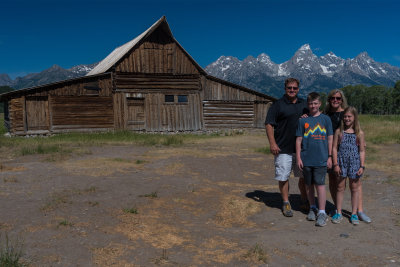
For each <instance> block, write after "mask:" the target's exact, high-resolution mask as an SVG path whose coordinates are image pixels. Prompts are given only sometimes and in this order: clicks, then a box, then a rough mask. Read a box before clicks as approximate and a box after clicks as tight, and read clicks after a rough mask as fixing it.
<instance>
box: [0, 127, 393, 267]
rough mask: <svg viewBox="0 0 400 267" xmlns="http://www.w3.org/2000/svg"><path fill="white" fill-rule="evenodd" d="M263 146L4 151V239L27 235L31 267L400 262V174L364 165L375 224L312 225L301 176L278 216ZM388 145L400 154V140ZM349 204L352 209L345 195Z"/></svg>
mask: <svg viewBox="0 0 400 267" xmlns="http://www.w3.org/2000/svg"><path fill="white" fill-rule="evenodd" d="M266 142H267V140H266V137H265V135H264V134H263V133H262V132H259V133H258V132H257V133H253V134H250V135H243V136H234V137H224V138H216V139H211V140H201V141H198V142H196V143H193V144H186V145H183V146H180V147H162V146H160V147H141V146H102V147H89V148H87V149H85V151H86V153H75V154H72V155H70V156H68V157H61V158H57V159H56V160H55V161H53V160H52V158H51V156H50V158H49V155H43V156H24V157H18V158H7V156H6V155H2V156H1V159H2V160H1V169H0V214H1V216H0V233H1V234H2V236H1V242H2V243H4V237H5V235H6V234H7V235H8V237H9V238H10V240H12V241H13V242H14V243H15V242H16V240H20V242H22V243H23V252H24V255H23V260H24V262H26V263H28V264H29V265H30V266H157V265H160V266H398V265H399V264H400V246H399V243H400V204H399V201H398V200H399V196H400V178H399V175H398V172H395V171H391V170H390V169H389V170H388V171H387V172H382V171H380V170H379V168H378V167H376V169H375V170H374V169H372V168H369V167H368V163H367V169H366V175H365V177H364V180H363V188H364V205H365V209H366V211H367V213H368V214H369V215H370V216H371V217H372V220H373V222H372V223H371V224H366V223H361V224H360V225H359V226H352V225H351V224H350V223H349V221H348V217H347V218H346V219H345V220H343V221H342V223H341V224H339V225H334V224H332V223H330V222H329V223H328V225H327V226H326V227H316V226H314V223H313V222H308V221H307V220H306V219H305V217H306V215H305V214H303V213H302V212H301V211H300V209H299V206H298V201H299V193H298V189H297V186H296V184H297V181H295V179H292V180H291V202H292V206H293V208H294V217H292V218H286V217H283V216H282V214H281V210H280V208H281V199H280V195H279V194H278V188H277V183H276V182H275V181H274V180H273V176H274V170H273V158H272V156H271V155H265V154H262V153H259V152H256V151H255V149H256V148H260V147H263V146H265V144H266ZM384 149H385V151H386V152H385V153H384V154H385V155H388V154H390V153H392V154H393V155H394V158H395V159H397V160H398V159H399V152H398V151H399V147H398V146H387V147H385V148H384ZM367 162H368V155H367ZM396 164H398V163H396ZM370 165H371V166H375V165H372V164H370ZM393 165H395V164H393ZM331 203H332V201H331V198H330V195H329V194H328V206H329V205H331ZM344 204H345V205H344V208H345V209H347V210H350V192H349V191H346V195H345V202H344Z"/></svg>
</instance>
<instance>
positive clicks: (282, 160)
mask: <svg viewBox="0 0 400 267" xmlns="http://www.w3.org/2000/svg"><path fill="white" fill-rule="evenodd" d="M291 170H292V155H289V154H279V155H277V156H275V180H277V181H278V182H279V191H280V193H281V196H282V200H283V205H282V213H283V215H284V216H286V217H292V216H293V212H292V207H291V206H290V203H289V175H290V172H291Z"/></svg>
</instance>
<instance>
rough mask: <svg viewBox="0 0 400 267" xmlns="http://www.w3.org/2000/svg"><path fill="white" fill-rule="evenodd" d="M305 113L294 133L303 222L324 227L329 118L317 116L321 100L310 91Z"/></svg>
mask: <svg viewBox="0 0 400 267" xmlns="http://www.w3.org/2000/svg"><path fill="white" fill-rule="evenodd" d="M307 106H308V109H309V114H308V117H307V118H301V119H300V120H299V124H298V126H297V130H296V136H297V138H296V160H297V164H298V167H299V168H300V170H302V171H303V175H304V181H305V184H306V192H307V197H308V201H309V203H310V212H309V213H308V215H307V220H309V221H315V220H317V221H316V223H315V225H316V226H325V225H326V221H327V220H328V215H327V214H326V213H325V204H326V189H325V175H326V170H327V167H328V168H331V167H332V140H333V130H332V122H331V120H330V118H329V117H328V116H326V115H324V114H321V111H320V110H319V108H320V107H321V98H320V95H319V94H318V93H315V92H312V93H310V94H309V95H308V96H307ZM314 185H315V189H316V190H317V196H318V207H319V211H318V214H317V218H316V217H315V213H316V212H317V207H316V205H315V197H314V195H315V193H314Z"/></svg>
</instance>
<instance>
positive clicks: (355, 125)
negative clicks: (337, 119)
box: [340, 106, 361, 140]
mask: <svg viewBox="0 0 400 267" xmlns="http://www.w3.org/2000/svg"><path fill="white" fill-rule="evenodd" d="M346 113H351V114H353V116H354V122H353V129H354V133H355V134H356V136H357V140H360V132H361V127H360V122H359V120H358V112H357V109H356V108H355V107H352V106H348V107H347V108H345V109H344V112H343V114H346ZM344 130H345V129H344V122H343V120H342V121H341V123H340V132H341V133H343V132H344Z"/></svg>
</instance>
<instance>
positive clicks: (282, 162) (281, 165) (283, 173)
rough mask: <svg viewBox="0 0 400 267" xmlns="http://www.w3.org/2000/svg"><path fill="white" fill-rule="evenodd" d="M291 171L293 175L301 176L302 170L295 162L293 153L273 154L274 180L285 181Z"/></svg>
mask: <svg viewBox="0 0 400 267" xmlns="http://www.w3.org/2000/svg"><path fill="white" fill-rule="evenodd" d="M292 171H293V174H294V176H295V177H303V172H302V171H301V170H300V169H299V167H298V166H297V164H296V155H295V154H278V155H277V156H275V180H277V181H282V182H284V181H287V180H288V179H289V176H290V173H291V172H292Z"/></svg>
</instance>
